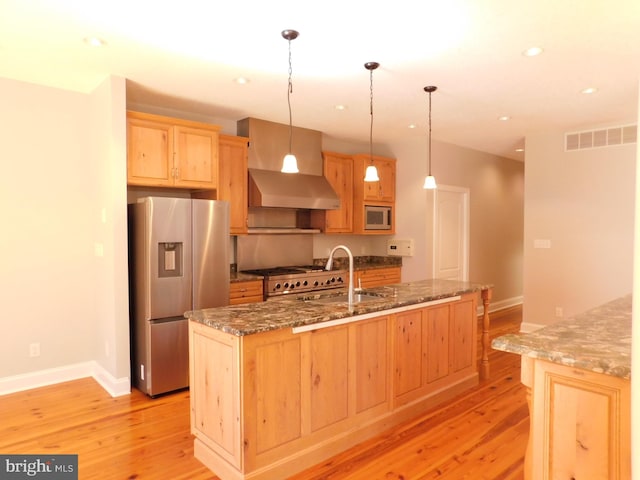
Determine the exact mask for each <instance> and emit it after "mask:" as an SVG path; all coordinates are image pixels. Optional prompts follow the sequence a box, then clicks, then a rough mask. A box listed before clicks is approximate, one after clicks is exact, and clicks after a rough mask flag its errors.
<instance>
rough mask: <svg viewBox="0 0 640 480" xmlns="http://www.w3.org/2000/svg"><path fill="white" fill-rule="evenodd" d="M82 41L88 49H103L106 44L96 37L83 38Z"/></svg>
mask: <svg viewBox="0 0 640 480" xmlns="http://www.w3.org/2000/svg"><path fill="white" fill-rule="evenodd" d="M82 41H83V42H84V43H85V45H89V46H90V47H104V46H105V45H106V44H107V42H105V41H104V40H103V39H101V38H98V37H85V38H84V39H83V40H82Z"/></svg>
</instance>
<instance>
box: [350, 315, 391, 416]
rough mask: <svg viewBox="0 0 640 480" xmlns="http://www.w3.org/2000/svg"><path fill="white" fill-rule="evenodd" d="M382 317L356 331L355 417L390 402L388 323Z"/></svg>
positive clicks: (361, 324) (386, 319)
mask: <svg viewBox="0 0 640 480" xmlns="http://www.w3.org/2000/svg"><path fill="white" fill-rule="evenodd" d="M388 318H389V317H382V318H380V319H376V320H373V321H370V322H362V323H359V324H358V325H356V326H355V327H354V331H355V336H356V348H355V355H356V359H355V379H356V413H360V412H363V411H364V410H367V409H369V408H371V407H375V406H377V405H380V404H381V403H384V402H386V401H387V391H388V389H387V322H388Z"/></svg>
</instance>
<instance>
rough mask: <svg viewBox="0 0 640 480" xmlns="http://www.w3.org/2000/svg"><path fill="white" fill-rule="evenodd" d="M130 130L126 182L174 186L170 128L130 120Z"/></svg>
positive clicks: (128, 124) (128, 125) (158, 124)
mask: <svg viewBox="0 0 640 480" xmlns="http://www.w3.org/2000/svg"><path fill="white" fill-rule="evenodd" d="M127 127H128V128H127V136H128V139H127V149H128V151H127V182H128V183H129V184H132V185H136V184H143V185H148V184H150V183H152V184H154V185H170V184H172V183H173V177H172V172H171V162H172V161H173V159H172V157H171V144H172V143H173V133H172V129H171V127H170V126H169V125H163V124H160V123H153V122H148V121H143V120H135V119H129V120H128V122H127Z"/></svg>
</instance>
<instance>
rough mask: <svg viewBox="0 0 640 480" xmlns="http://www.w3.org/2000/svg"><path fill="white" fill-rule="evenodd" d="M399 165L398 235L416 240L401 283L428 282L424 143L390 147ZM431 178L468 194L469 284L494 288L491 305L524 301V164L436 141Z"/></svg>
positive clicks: (429, 204)
mask: <svg viewBox="0 0 640 480" xmlns="http://www.w3.org/2000/svg"><path fill="white" fill-rule="evenodd" d="M391 148H392V150H393V155H394V157H395V158H397V159H398V164H397V193H396V198H397V201H396V205H397V210H396V211H397V213H396V227H397V228H396V236H397V237H398V238H413V239H414V240H415V245H414V247H415V255H414V256H413V257H404V258H403V269H402V270H403V281H412V280H418V279H423V278H430V277H431V276H432V275H431V272H432V268H433V266H432V249H433V242H432V240H431V239H432V238H433V234H432V230H433V228H432V227H433V226H432V221H433V192H431V191H428V190H424V189H423V188H422V184H423V182H424V177H425V176H426V174H427V163H426V148H425V142H424V139H416V140H414V141H409V142H403V143H397V144H393V145H391ZM432 173H433V175H434V176H435V177H436V181H437V182H438V183H439V184H441V185H450V186H457V187H466V188H468V189H469V190H470V195H469V197H470V198H469V203H470V252H469V280H470V281H472V282H479V283H492V284H494V292H493V301H492V304H493V305H498V306H509V305H512V304H515V303H519V302H521V301H522V298H521V296H522V275H523V270H522V239H523V224H524V220H523V213H524V205H523V201H524V177H523V175H524V165H523V164H522V162H518V161H515V160H510V159H506V158H502V157H497V156H495V155H490V154H487V153H484V152H478V151H475V150H470V149H467V148H463V147H459V146H456V145H451V144H448V143H443V142H438V141H432Z"/></svg>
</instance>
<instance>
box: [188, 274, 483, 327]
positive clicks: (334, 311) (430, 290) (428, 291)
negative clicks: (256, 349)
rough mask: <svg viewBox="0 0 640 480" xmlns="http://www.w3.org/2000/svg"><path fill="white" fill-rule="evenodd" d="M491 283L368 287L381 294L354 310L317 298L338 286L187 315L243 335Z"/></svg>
mask: <svg viewBox="0 0 640 480" xmlns="http://www.w3.org/2000/svg"><path fill="white" fill-rule="evenodd" d="M491 287H492V285H485V284H478V283H470V282H457V281H451V280H422V281H417V282H407V283H398V284H393V285H386V286H384V287H375V288H368V289H366V292H369V293H372V294H376V295H377V296H379V297H380V298H379V299H375V300H372V301H367V302H363V303H359V304H356V305H354V307H353V309H352V310H349V308H348V306H347V304H346V303H330V304H322V303H317V302H315V301H314V300H318V299H319V298H320V297H321V296H326V295H336V294H338V293H345V292H346V289H337V290H333V291H332V293H326V292H325V293H319V294H307V295H305V294H300V295H287V296H286V298H278V299H273V300H267V301H266V302H261V303H249V304H241V305H230V306H227V307H217V308H208V309H203V310H194V311H189V312H186V313H185V317H187V318H189V319H191V320H193V321H195V322H199V323H202V324H204V325H207V326H209V327H211V328H215V329H217V330H220V331H223V332H227V333H230V334H233V335H237V336H243V335H251V334H255V333H260V332H265V331H269V330H277V329H280V328H292V327H299V326H303V325H312V324H317V323H321V322H327V321H330V320H337V319H341V318H347V317H355V316H358V315H365V314H368V313H375V312H381V311H384V310H391V309H395V308H401V307H406V306H410V305H416V304H420V303H427V302H431V301H434V300H439V299H445V298H450V297H455V296H457V295H462V294H465V293H472V292H480V291H481V290H485V289H488V288H491Z"/></svg>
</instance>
